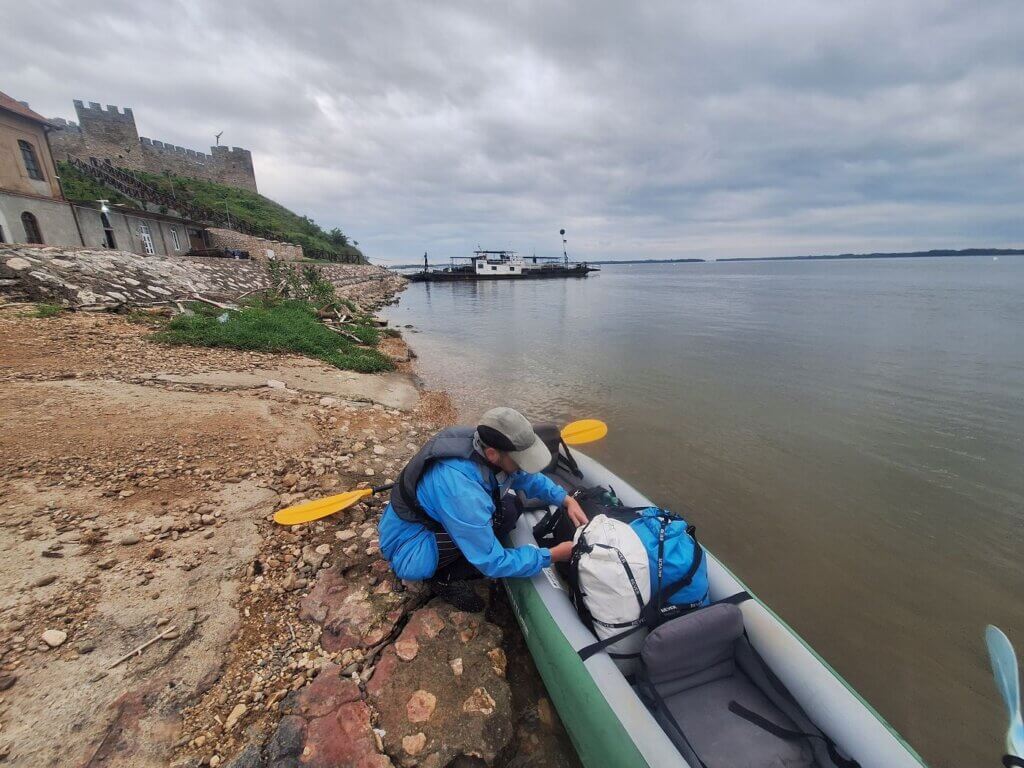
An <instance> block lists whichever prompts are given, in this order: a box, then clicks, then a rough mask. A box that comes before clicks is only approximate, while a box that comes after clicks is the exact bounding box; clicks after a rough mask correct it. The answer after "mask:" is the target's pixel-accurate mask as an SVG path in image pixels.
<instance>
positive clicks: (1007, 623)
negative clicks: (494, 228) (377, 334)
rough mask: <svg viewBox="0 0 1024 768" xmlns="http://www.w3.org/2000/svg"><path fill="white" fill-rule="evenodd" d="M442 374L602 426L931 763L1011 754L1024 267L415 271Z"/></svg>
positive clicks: (411, 298) (418, 346) (425, 345)
mask: <svg viewBox="0 0 1024 768" xmlns="http://www.w3.org/2000/svg"><path fill="white" fill-rule="evenodd" d="M389 316H390V319H391V320H392V322H393V323H395V324H406V323H410V324H412V325H413V326H414V327H415V329H416V331H418V333H407V334H406V338H407V339H408V340H409V341H410V343H411V344H412V346H413V348H414V349H415V350H416V351H417V352H418V353H419V354H420V356H421V357H420V360H419V362H418V370H419V372H420V375H421V376H422V377H423V378H424V380H425V381H426V383H427V385H428V386H430V387H432V388H437V389H446V390H448V391H449V392H450V393H451V394H452V396H453V397H454V399H455V401H456V403H457V405H459V407H460V409H461V410H462V412H463V414H464V416H465V418H466V420H467V421H472V419H473V418H474V417H475V416H476V415H478V414H479V413H480V412H481V411H483V410H485V409H486V408H488V407H490V406H492V405H496V404H510V405H513V406H515V407H518V408H520V409H522V410H523V411H524V412H526V413H528V414H529V415H530V416H531V417H532V418H535V419H538V420H539V419H554V420H558V421H561V422H565V421H570V420H573V419H579V418H584V417H597V418H601V419H604V420H605V421H607V422H608V424H609V427H610V433H609V436H608V438H607V439H606V440H605V441H604V442H602V443H600V444H595V445H593V446H590V447H588V449H587V450H588V452H590V453H591V454H592V455H594V456H595V457H597V458H598V459H599V460H601V461H603V462H605V463H607V464H608V465H609V466H610V467H611V468H612V469H613V470H614V471H615V472H617V473H619V474H621V475H622V476H623V477H625V478H626V479H628V480H629V481H630V482H632V483H634V484H635V485H636V486H637V487H639V488H641V489H643V490H645V491H646V492H647V494H648V495H649V496H651V498H653V499H654V500H655V501H657V502H659V503H661V504H662V505H664V506H667V507H670V508H676V509H684V508H689V509H690V510H692V511H691V512H690V513H689V517H691V519H692V521H693V522H694V523H695V524H696V525H697V527H698V528H699V529H700V532H701V537H702V541H703V542H704V543H705V544H706V545H707V546H708V547H709V548H710V549H712V550H713V551H714V552H715V554H716V555H718V557H720V558H721V559H722V560H723V561H724V562H725V563H726V564H728V565H729V566H730V567H731V568H732V569H733V570H734V571H735V572H736V573H737V574H738V575H739V577H740V578H742V579H743V580H744V581H746V582H747V583H748V584H749V585H750V586H751V587H752V588H753V589H754V590H755V591H756V592H757V593H758V595H759V596H760V597H761V598H762V599H764V600H765V601H766V602H768V604H769V605H771V606H772V607H773V608H774V609H775V610H776V611H777V612H778V613H780V614H781V615H782V616H783V617H784V618H785V619H786V621H787V622H789V623H790V624H791V625H792V626H793V627H794V628H795V629H796V630H797V631H798V632H799V633H800V634H801V635H803V637H804V638H805V639H807V640H808V641H809V642H810V643H811V644H812V645H813V646H814V647H815V648H816V649H817V650H818V651H819V652H820V653H821V654H822V655H823V656H824V657H825V658H826V659H827V660H828V661H829V662H831V663H832V664H833V666H835V667H836V668H837V669H838V671H839V672H840V673H841V674H842V675H843V676H844V677H845V678H846V679H847V680H848V681H849V682H850V683H851V684H852V685H853V686H854V687H855V688H857V690H858V691H859V692H860V693H861V694H863V695H864V696H865V697H866V698H867V699H868V700H869V701H870V702H871V703H872V704H873V705H875V707H876V708H877V709H879V710H880V711H881V713H882V714H883V715H884V716H885V717H886V718H887V719H888V720H889V721H890V722H891V723H892V724H893V725H894V726H895V727H896V728H897V730H899V731H900V732H901V733H902V734H903V735H904V736H906V737H907V738H908V740H909V741H910V742H911V744H913V745H914V746H915V748H917V749H918V750H919V751H920V752H921V753H922V755H923V756H924V757H925V759H926V760H927V761H928V762H929V764H931V765H934V766H942V767H943V768H945V767H947V766H948V767H949V768H953V767H954V766H955V767H956V768H962V767H963V766H984V765H998V764H999V756H1000V755H1002V751H1001V749H1002V744H1001V742H1002V734H1003V733H1004V732H1005V728H1006V720H1005V717H1004V715H1003V713H1002V710H1001V706H1000V704H999V700H998V699H997V697H996V694H995V690H994V686H993V682H992V678H991V675H990V673H989V668H988V661H987V657H986V654H985V649H984V643H983V641H982V631H983V629H984V626H985V624H987V623H989V622H991V623H995V624H998V625H1000V626H1001V627H1003V629H1005V630H1006V631H1007V632H1008V634H1009V635H1010V637H1011V639H1013V640H1015V641H1016V642H1017V644H1018V647H1019V648H1021V650H1024V600H1022V599H1021V596H1022V595H1024V569H1022V567H1021V551H1022V546H1021V544H1022V541H1021V538H1022V537H1021V533H1022V530H1024V526H1022V523H1024V258H1020V257H1018V258H1013V257H1003V258H1001V259H999V260H998V261H996V260H993V259H992V258H991V257H986V258H962V259H927V260H920V259H919V260H886V261H844V262H776V263H765V262H757V263H746V264H744V263H722V264H713V263H712V264H678V265H623V266H612V267H606V268H604V269H603V271H602V272H601V273H600V274H598V275H594V276H591V277H589V278H587V279H585V280H580V279H575V280H554V281H538V282H532V281H531V282H515V283H500V282H491V283H488V282H483V283H473V284H465V285H457V284H447V285H445V284H435V285H422V284H419V285H412V286H410V288H409V290H408V291H406V292H405V293H404V294H403V295H402V299H401V302H400V304H399V305H398V306H396V307H394V308H392V309H391V311H390V314H389Z"/></svg>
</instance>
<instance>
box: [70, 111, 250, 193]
mask: <svg viewBox="0 0 1024 768" xmlns="http://www.w3.org/2000/svg"><path fill="white" fill-rule="evenodd" d="M75 114H76V115H77V117H78V122H77V123H75V122H71V121H68V120H64V119H63V118H53V119H52V120H51V122H53V123H54V124H56V125H57V126H58V130H55V131H53V132H52V133H51V134H50V146H51V148H52V149H53V155H54V160H56V161H57V162H60V161H61V160H64V159H65V158H66V157H67V156H68V155H71V156H72V157H75V158H78V159H79V160H82V161H84V162H89V159H90V158H92V157H95V158H96V159H97V160H101V161H102V160H109V161H110V162H111V163H112V164H113V165H116V166H118V167H119V168H127V169H129V170H133V171H147V172H149V173H163V172H164V171H169V172H170V173H173V174H175V175H177V176H186V177H189V178H196V179H205V180H207V181H214V182H217V183H219V184H227V185H228V186H232V187H238V188H240V189H247V190H249V191H251V192H257V191H258V190H257V189H256V172H255V170H254V169H253V164H252V153H251V152H250V151H249V150H247V149H242V148H240V147H230V148H228V147H220V146H217V147H211V148H210V152H211V154H205V153H203V152H197V151H195V150H194V149H187V148H185V147H179V146H176V145H174V144H170V143H165V142H162V141H156V140H155V139H149V138H146V137H144V136H141V137H140V136H139V131H138V129H137V128H136V127H135V115H134V114H133V113H132V110H131V107H125V108H124V110H123V111H122V110H121V109H119V108H118V107H116V106H114V105H112V104H108V105H107V108H106V109H104V108H103V107H102V106H101V105H100V104H97V103H96V102H89V104H85V103H83V102H82V101H81V100H79V99H75Z"/></svg>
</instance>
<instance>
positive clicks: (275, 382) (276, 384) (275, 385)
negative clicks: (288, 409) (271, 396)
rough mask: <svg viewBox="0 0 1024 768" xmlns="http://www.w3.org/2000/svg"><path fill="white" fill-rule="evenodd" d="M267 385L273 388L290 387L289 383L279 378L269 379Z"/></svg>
mask: <svg viewBox="0 0 1024 768" xmlns="http://www.w3.org/2000/svg"><path fill="white" fill-rule="evenodd" d="M267 386H268V387H270V388H271V389H286V388H287V387H288V385H287V384H285V383H284V382H283V381H279V380H278V379H267Z"/></svg>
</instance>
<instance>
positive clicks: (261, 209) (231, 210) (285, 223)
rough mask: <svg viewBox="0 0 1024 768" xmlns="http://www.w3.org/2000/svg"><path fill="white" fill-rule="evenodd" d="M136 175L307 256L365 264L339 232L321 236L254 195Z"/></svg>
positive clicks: (309, 222)
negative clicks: (261, 231)
mask: <svg viewBox="0 0 1024 768" xmlns="http://www.w3.org/2000/svg"><path fill="white" fill-rule="evenodd" d="M136 175H137V176H138V177H139V178H140V179H142V181H144V182H145V183H146V184H149V185H150V186H151V187H156V188H157V189H162V190H163V191H165V192H170V193H173V194H174V195H176V196H177V197H179V198H182V199H184V200H186V201H188V202H190V203H192V204H193V205H201V206H203V207H205V208H210V209H211V210H214V211H217V212H218V213H220V212H222V211H226V212H227V214H229V215H230V217H231V220H232V221H241V222H245V223H246V224H249V225H250V226H253V227H260V228H262V229H266V230H269V231H270V232H272V233H273V235H274V237H276V238H278V239H280V240H286V241H288V242H291V243H298V244H299V245H301V246H302V247H303V249H304V250H306V251H307V252H308V253H309V254H310V256H315V257H317V258H319V259H324V260H329V261H345V260H348V261H352V260H358V261H360V262H364V261H365V259H364V258H363V254H362V253H361V252H360V251H359V249H358V248H355V247H354V246H352V245H350V244H349V241H348V238H347V237H346V236H345V235H344V234H343V233H342V232H341V230H340V229H337V228H335V229H333V230H331V231H330V232H324V231H323V230H322V229H321V228H320V226H319V225H318V224H317V223H316V222H314V221H313V220H312V219H310V218H309V217H308V216H299V215H298V214H295V213H292V212H291V211H289V210H288V209H287V208H285V207H284V206H283V205H280V204H278V203H275V202H274V201H273V200H270V199H269V198H266V197H264V196H263V195H260V194H258V193H256V192H250V191H248V190H246V189H237V188H235V187H228V186H225V185H223V184H215V183H213V182H212V181H203V180H201V179H186V178H184V177H182V176H172V175H170V174H154V173H142V172H137V173H136Z"/></svg>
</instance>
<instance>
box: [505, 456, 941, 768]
mask: <svg viewBox="0 0 1024 768" xmlns="http://www.w3.org/2000/svg"><path fill="white" fill-rule="evenodd" d="M573 456H574V458H575V459H576V464H577V465H578V468H579V472H580V473H581V474H582V478H581V479H580V483H581V484H584V485H603V486H606V487H607V486H611V487H613V488H614V490H615V493H616V495H617V496H618V497H619V498H620V499H621V500H622V502H623V503H624V504H625V505H627V506H636V507H640V506H655V505H654V504H653V502H651V501H650V500H648V499H647V498H645V497H644V495H643V494H641V493H640V492H639V491H637V490H636V489H634V488H633V487H632V486H630V485H629V484H628V483H627V482H625V481H624V480H622V479H621V478H619V477H617V476H616V475H614V474H612V473H611V472H609V471H608V470H607V469H605V468H604V467H603V466H601V465H600V464H599V463H598V462H596V461H594V460H593V459H591V458H589V457H588V456H585V455H583V454H581V453H580V452H578V451H573ZM544 511H545V510H540V511H532V512H531V511H527V512H524V513H523V515H522V516H521V517H520V519H519V521H518V522H517V525H516V528H515V529H514V530H513V531H512V534H511V542H510V543H511V544H512V545H513V546H523V545H536V541H535V539H534V535H533V526H534V525H535V524H536V523H537V522H538V520H539V519H540V518H541V517H542V516H543V513H544ZM706 557H707V564H708V579H709V582H710V599H711V600H712V601H715V602H714V604H713V605H712V606H711V607H709V608H702V609H699V610H697V611H694V612H692V613H690V614H686V615H684V616H681V617H679V618H676V619H672V620H671V621H669V622H667V623H665V624H663V625H661V626H660V627H658V628H657V629H656V630H654V631H653V632H652V633H651V634H650V635H649V636H648V637H647V639H646V640H645V642H644V648H643V655H642V658H643V661H644V666H645V668H646V671H645V673H644V675H643V679H642V680H640V681H638V680H637V679H635V678H630V679H627V677H626V676H625V675H624V674H623V673H622V672H621V671H620V670H619V667H618V666H616V664H615V663H614V662H613V661H612V659H611V658H610V657H609V656H608V654H607V653H605V652H600V653H597V654H595V655H593V656H590V657H589V658H587V659H586V660H585V661H584V660H583V659H582V658H581V657H580V654H579V651H580V650H581V649H584V648H586V647H587V646H590V645H592V644H593V643H594V642H595V636H594V634H593V633H592V632H591V631H590V630H589V629H588V628H587V626H586V625H585V624H584V623H583V622H582V621H581V620H580V618H579V616H578V615H577V613H576V610H575V608H574V607H573V605H572V602H571V601H570V598H569V593H568V591H567V587H566V585H565V584H564V582H563V581H562V580H561V578H560V577H559V575H558V574H557V573H556V571H555V570H554V569H553V568H546V569H544V571H542V572H541V573H539V574H537V575H536V576H534V577H533V578H531V579H506V580H505V588H506V591H507V592H508V595H509V599H510V601H511V603H512V607H513V609H514V612H515V615H516V617H517V619H518V621H519V624H520V627H521V628H522V631H523V635H524V636H525V638H526V642H527V645H528V646H529V648H530V652H531V653H532V655H533V658H534V661H535V662H536V665H537V668H538V670H539V671H540V673H541V676H542V677H543V679H544V683H545V685H546V686H547V689H548V692H549V694H550V696H551V698H552V700H553V702H554V705H555V707H556V709H557V710H558V713H559V715H560V717H561V719H562V722H563V724H564V725H565V727H566V730H567V731H568V733H569V736H570V738H571V739H572V742H573V745H574V746H575V748H576V751H577V753H578V755H579V757H580V759H581V761H582V762H583V764H584V765H585V766H586V767H587V768H619V767H620V766H621V767H626V766H629V767H631V768H632V767H633V766H637V767H638V768H642V767H643V766H649V768H669V767H671V768H684V767H686V766H689V768H737V767H738V766H743V768H762V766H763V767H764V768H777V767H779V766H786V768H796V767H804V766H806V767H807V768H815V767H816V768H852V766H856V765H859V766H862V768H918V767H919V766H923V765H924V762H923V761H922V760H921V758H920V757H919V756H918V755H917V753H916V752H915V751H914V750H913V749H912V748H911V747H910V745H909V744H907V743H906V742H905V741H904V740H903V739H902V738H901V737H900V736H899V735H898V734H897V733H896V732H895V731H894V730H893V729H892V727H890V726H889V725H888V724H887V723H886V722H885V720H883V719H882V717H881V716H880V715H879V714H878V713H877V712H876V711H875V710H874V709H872V707H871V706H870V705H869V704H868V703H867V702H866V701H864V700H863V699H862V698H861V697H860V696H859V695H858V694H857V693H856V692H855V691H854V690H853V688H851V687H850V686H849V685H848V684H847V683H846V682H845V681H844V680H843V679H842V678H841V677H840V676H839V675H838V674H837V673H836V672H835V670H833V669H832V668H831V667H830V666H829V665H828V664H827V663H826V662H825V661H824V660H823V659H822V658H821V657H820V656H818V655H817V654H816V653H815V652H814V651H813V650H812V649H811V648H810V647H809V646H808V645H807V644H806V643H805V642H804V641H803V640H802V639H801V638H800V637H799V636H798V635H797V634H796V632H794V631H793V630H792V629H790V627H788V626H787V625H786V624H785V622H783V621H782V620H781V619H780V618H779V617H778V616H776V615H775V614H774V613H772V611H771V610H770V609H769V608H768V607H767V606H766V605H765V604H764V603H762V602H761V601H760V600H758V599H757V597H756V596H754V595H752V594H751V593H750V592H749V590H748V589H747V588H746V586H745V585H744V584H742V583H741V582H740V581H739V580H738V579H737V578H736V577H735V576H734V575H733V574H732V573H730V572H729V570H728V569H727V568H726V567H725V566H724V565H722V563H720V562H719V561H718V560H717V559H716V558H715V557H714V556H713V555H712V554H711V553H710V552H706ZM730 598H731V599H730ZM737 598H738V599H737ZM719 601H721V602H719ZM651 688H653V689H654V690H653V691H652V690H651Z"/></svg>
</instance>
